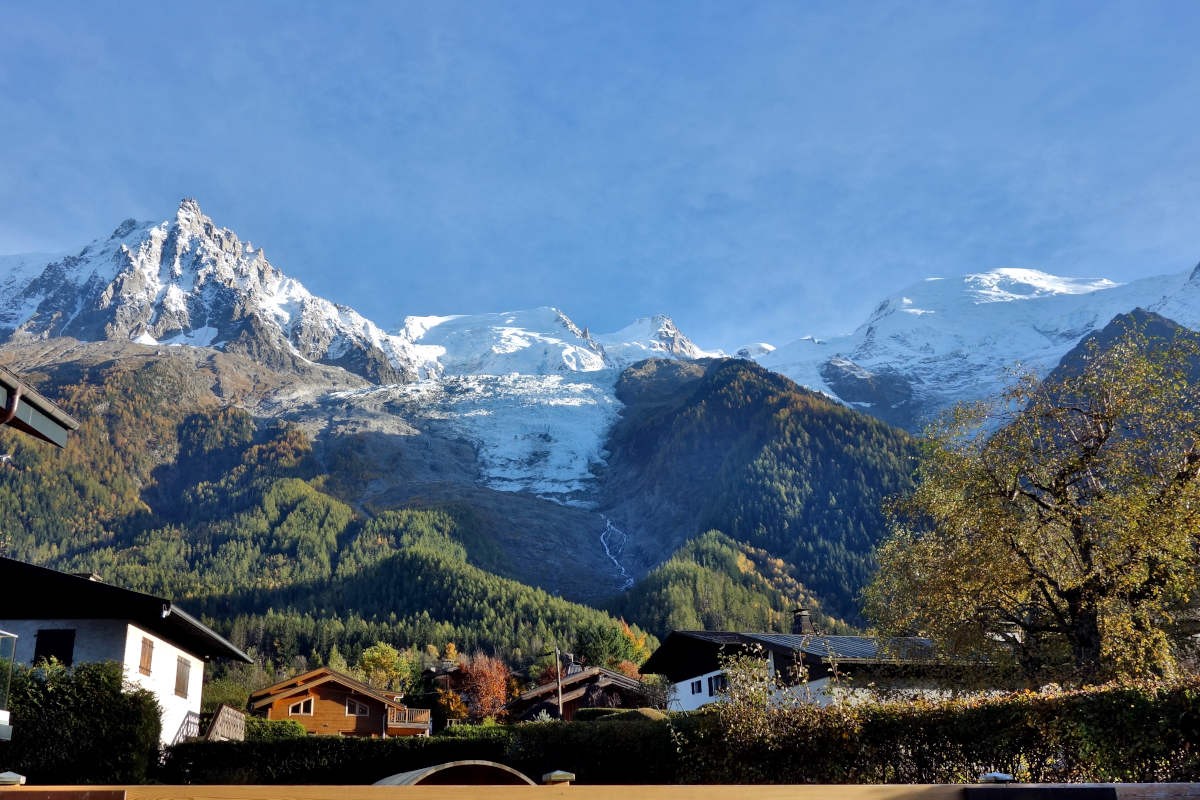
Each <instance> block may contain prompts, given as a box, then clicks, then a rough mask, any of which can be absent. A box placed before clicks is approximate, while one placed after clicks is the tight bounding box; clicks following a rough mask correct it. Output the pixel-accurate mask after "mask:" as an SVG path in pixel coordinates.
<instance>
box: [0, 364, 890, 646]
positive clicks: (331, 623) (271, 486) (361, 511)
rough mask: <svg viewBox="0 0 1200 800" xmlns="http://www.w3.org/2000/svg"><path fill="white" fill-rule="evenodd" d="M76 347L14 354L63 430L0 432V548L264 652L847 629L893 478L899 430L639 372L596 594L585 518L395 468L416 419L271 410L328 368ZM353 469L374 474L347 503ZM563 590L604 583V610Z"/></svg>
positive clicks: (766, 394) (738, 385) (686, 373)
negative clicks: (797, 613)
mask: <svg viewBox="0 0 1200 800" xmlns="http://www.w3.org/2000/svg"><path fill="white" fill-rule="evenodd" d="M97 348H99V349H97ZM105 348H108V349H105ZM83 350H84V351H86V352H87V353H89V354H90V355H89V356H88V357H86V358H85V357H76V358H73V359H59V360H52V361H49V362H46V363H44V364H42V363H39V365H38V366H37V368H35V369H29V368H26V369H24V370H23V372H24V374H25V375H26V377H27V378H29V379H30V380H31V381H33V382H35V383H37V384H38V385H40V387H41V388H42V389H44V390H45V391H47V392H48V393H49V394H50V395H51V396H52V397H54V398H56V400H57V401H58V402H60V403H61V404H62V405H63V406H64V407H65V408H66V409H67V410H68V411H69V412H70V413H71V414H73V415H74V416H76V417H77V418H78V419H79V420H80V422H81V423H82V424H81V427H80V429H79V430H78V431H77V432H75V433H74V434H73V435H72V438H71V440H70V443H69V446H68V447H67V448H66V449H65V450H62V451H58V450H55V449H53V448H49V447H45V446H42V445H40V444H39V443H36V442H32V441H30V440H27V439H25V438H23V437H20V436H16V435H13V434H11V433H9V432H7V431H5V430H0V453H7V454H8V456H9V458H8V459H5V460H3V461H0V537H2V539H0V540H2V542H3V547H4V549H5V551H6V554H7V555H10V556H12V557H15V558H20V559H24V560H28V561H32V562H35V563H39V564H44V565H48V566H52V567H56V568H59V569H64V570H69V571H78V572H95V573H98V574H99V575H101V576H102V577H103V578H104V579H105V580H107V581H110V582H112V583H115V584H118V585H122V586H127V587H129V588H133V589H138V590H142V591H147V592H153V593H158V594H162V595H165V596H169V597H171V598H173V599H176V600H178V601H180V602H182V603H183V604H184V605H185V607H186V608H188V609H190V610H192V611H194V612H198V613H200V614H202V615H204V616H205V617H206V618H207V619H208V620H210V621H211V622H212V624H213V625H214V626H215V627H216V628H217V629H218V630H220V631H222V632H223V633H225V634H227V635H228V636H230V638H231V639H232V640H233V641H234V642H235V643H236V644H238V645H239V646H242V647H246V648H248V649H250V650H252V651H253V652H255V653H256V654H258V655H259V656H260V657H262V658H263V659H269V660H270V661H272V662H273V663H274V664H276V665H293V664H306V663H311V662H312V661H314V660H317V661H324V660H325V659H327V658H329V657H330V655H331V653H333V652H334V650H335V649H336V651H337V653H338V654H339V655H340V656H341V657H345V658H349V659H351V660H353V659H354V658H355V657H356V656H357V654H358V653H359V652H361V651H362V649H363V648H365V647H367V646H369V645H371V644H373V643H375V642H376V641H387V642H391V643H393V644H395V645H398V646H404V647H408V646H416V647H418V648H426V647H427V646H430V645H432V646H433V647H435V648H438V649H441V648H443V647H444V646H445V645H446V644H448V643H450V642H453V643H455V644H456V645H457V647H458V649H459V650H460V651H469V650H473V649H475V648H482V649H484V650H487V651H490V652H494V653H498V654H501V655H503V656H504V657H506V658H508V659H509V660H511V661H512V662H514V663H515V664H521V663H527V662H529V661H531V660H533V659H534V658H536V657H538V656H540V655H541V654H542V653H543V652H544V651H545V650H546V649H547V648H548V647H550V646H552V645H553V644H558V645H560V646H561V647H563V648H564V649H574V651H575V652H577V653H579V654H581V655H583V656H585V657H586V658H588V659H589V660H590V661H591V662H592V663H599V662H616V661H620V660H626V659H629V660H636V659H637V657H638V656H639V653H640V650H639V648H640V645H639V641H640V640H642V636H641V632H640V631H639V630H638V628H637V627H635V628H633V629H630V628H628V627H626V626H624V625H623V624H622V622H621V617H622V616H623V617H624V619H626V620H628V621H629V622H630V623H632V624H634V625H635V626H640V627H641V628H643V629H646V630H652V631H654V632H655V633H656V634H659V635H661V634H664V633H666V632H667V631H669V630H670V629H671V628H676V627H682V628H723V627H724V628H730V627H732V628H759V629H779V628H786V626H787V624H788V620H789V619H790V612H791V610H792V609H793V608H795V607H796V606H797V605H804V606H806V607H808V608H810V609H812V610H813V611H814V613H815V615H816V617H817V619H818V621H819V622H820V623H821V624H823V625H824V627H826V628H827V629H831V630H841V629H843V628H844V627H845V623H843V622H841V621H840V620H850V621H854V619H855V615H856V613H857V600H856V597H855V593H856V591H857V587H858V586H859V585H860V584H861V582H862V581H863V580H864V578H865V576H866V574H867V571H868V570H869V569H870V548H871V547H872V546H873V544H874V542H875V537H876V536H877V535H878V533H879V531H881V530H882V521H881V519H880V512H879V503H880V502H881V501H882V499H883V498H884V497H885V496H886V495H888V494H890V493H892V492H894V491H899V490H900V489H902V488H904V487H905V486H906V485H907V484H906V481H907V473H906V468H907V463H908V459H909V457H910V455H911V453H912V445H911V443H910V441H909V439H908V438H907V436H906V435H905V434H903V433H899V432H897V431H895V430H893V429H890V428H887V427H886V426H884V425H882V424H880V423H878V422H875V421H873V420H871V419H869V418H867V417H864V416H862V415H859V414H857V413H856V412H853V411H851V410H849V409H846V408H843V407H840V406H836V405H834V404H832V403H830V402H828V401H827V400H825V399H824V398H821V397H820V396H817V395H814V394H812V393H809V392H806V391H803V390H801V389H798V388H797V387H796V386H795V385H794V384H792V383H791V382H790V381H787V380H786V379H784V378H780V377H779V376H777V375H773V374H771V373H768V372H766V371H765V370H763V369H761V368H759V367H757V366H755V365H754V364H752V363H749V362H745V361H734V360H725V361H710V362H667V361H649V362H644V363H642V364H640V365H637V366H636V367H635V368H632V369H630V370H628V371H627V372H626V373H625V374H624V376H623V377H622V378H621V382H620V387H619V390H620V391H621V393H622V400H623V401H624V402H625V403H626V408H625V412H624V413H623V415H622V418H621V420H620V422H619V423H618V424H617V426H616V427H615V429H614V430H613V431H612V433H611V436H610V439H609V442H608V449H609V452H610V453H611V457H610V460H609V465H608V467H607V468H606V469H605V470H604V473H603V475H602V476H601V480H600V481H599V488H598V495H597V496H598V502H599V503H600V505H601V508H600V511H601V512H607V511H609V510H612V511H613V512H614V513H615V512H623V513H624V514H626V515H627V516H630V515H631V514H632V513H633V512H637V511H639V510H640V512H641V514H640V516H639V517H638V518H637V519H636V520H634V521H635V523H636V524H634V525H629V526H628V528H627V530H629V531H630V532H631V535H630V537H629V543H628V547H627V548H626V549H625V550H624V551H620V550H618V551H617V552H616V555H617V557H618V558H619V559H620V560H622V562H623V563H625V564H627V565H629V566H630V567H631V568H632V569H634V570H635V571H634V573H633V576H634V577H635V578H636V579H637V582H636V583H635V585H634V587H633V588H632V589H631V590H629V591H627V592H623V593H614V590H613V589H610V588H608V587H610V586H614V585H615V584H614V583H604V582H601V583H599V584H597V583H596V581H597V577H596V576H597V575H599V576H600V578H601V579H602V581H607V580H611V579H610V578H608V577H607V575H605V574H602V573H599V572H598V571H597V569H596V566H595V560H596V559H597V558H600V559H601V560H605V561H607V559H606V558H605V551H604V550H602V549H601V542H600V541H598V534H599V533H600V532H601V531H603V525H602V524H601V525H597V524H596V522H597V521H598V520H599V521H601V522H602V521H603V519H604V517H603V516H601V514H600V513H599V512H597V511H595V510H592V511H589V510H586V509H585V508H580V507H571V506H563V505H559V504H555V503H553V502H551V501H549V500H545V499H542V498H538V497H536V496H534V495H530V494H525V495H520V494H512V493H501V492H495V491H491V490H487V489H486V488H484V487H481V486H479V485H478V484H476V483H472V482H469V481H470V477H471V476H470V475H469V474H467V475H466V477H463V474H464V473H463V472H462V468H461V464H456V465H455V470H457V472H455V471H453V470H447V471H445V472H444V473H442V475H443V476H446V478H447V479H445V480H442V481H440V482H434V481H432V480H430V478H429V475H431V474H436V473H437V467H438V465H437V464H436V463H430V464H429V465H428V467H427V468H425V470H424V471H421V470H416V469H413V465H414V464H415V463H416V462H415V460H414V459H415V458H417V457H418V456H414V455H413V454H414V453H417V454H419V453H420V452H421V450H420V449H419V447H415V446H412V445H409V444H406V443H407V442H409V440H414V439H416V438H418V437H425V439H426V440H430V441H436V440H434V439H433V437H434V436H435V434H434V433H429V432H426V431H417V430H410V431H408V432H404V433H402V434H393V435H391V438H390V439H387V438H385V436H384V435H383V434H379V435H377V436H376V437H375V439H374V440H371V446H369V447H367V446H360V443H362V442H364V441H365V440H364V439H363V437H362V436H358V435H350V436H341V438H337V437H336V436H334V435H333V434H331V433H329V431H330V430H331V429H335V428H336V429H337V430H342V428H338V427H337V426H332V425H326V426H325V427H321V425H320V424H317V423H321V420H320V419H319V418H318V419H317V420H316V422H315V423H314V417H319V415H320V414H327V415H330V417H331V418H332V416H334V415H337V414H342V415H345V418H347V419H350V420H351V421H353V420H354V419H355V417H354V416H353V415H354V414H356V413H358V411H357V410H356V409H355V408H354V407H349V406H347V407H343V406H341V405H338V404H337V403H334V404H330V405H315V406H312V407H311V408H313V409H316V411H310V412H309V416H307V417H300V416H296V415H293V416H292V417H291V418H290V420H289V418H288V417H287V415H283V414H279V413H271V409H272V408H273V406H272V403H277V402H278V401H277V398H279V397H281V396H294V395H296V394H298V393H301V392H303V391H310V392H311V391H312V389H311V387H313V386H315V387H318V391H319V387H321V386H325V385H328V381H329V380H330V376H333V378H334V379H336V378H337V376H336V375H335V374H334V373H332V372H330V373H329V374H328V375H326V374H321V375H318V376H316V377H315V378H313V377H312V376H307V377H306V376H303V375H301V376H300V377H297V375H296V374H294V373H287V374H283V373H274V372H271V371H270V370H269V368H264V367H262V366H261V365H258V366H255V365H254V364H253V362H250V361H248V360H245V359H242V360H237V359H239V358H240V357H234V356H229V355H227V354H221V355H219V356H214V355H212V353H211V351H206V350H202V349H198V348H170V349H166V350H157V351H156V350H153V349H150V348H137V347H132V348H126V349H119V348H118V349H112V346H110V345H103V346H101V345H94V346H86V345H85V346H83ZM222 359H224V361H221V360H222ZM230 359H233V360H230ZM218 362H219V363H218ZM314 369H316V368H314ZM320 369H328V368H320ZM297 381H299V382H298V383H297ZM305 381H308V382H307V383H305ZM289 382H291V383H289ZM337 402H338V403H340V402H341V401H337ZM247 408H249V409H253V411H254V413H253V414H252V413H251V412H250V411H248V410H246V409H247ZM376 413H383V414H387V413H389V412H386V411H384V412H376ZM387 419H396V420H398V421H397V422H396V423H395V424H396V425H397V426H399V427H402V426H403V425H404V423H403V420H402V419H401V418H399V417H387ZM347 425H348V426H349V423H347ZM349 429H351V430H353V426H349ZM392 440H394V441H396V442H399V443H401V444H405V446H408V447H410V449H409V450H406V451H403V459H397V457H396V453H397V452H398V451H397V450H395V449H394V448H392V447H390V445H389V446H382V445H381V443H385V444H386V443H387V442H390V441H392ZM457 446H458V447H459V448H460V450H461V447H462V446H461V445H457ZM460 450H454V449H453V448H450V447H447V446H434V447H428V448H427V449H426V452H427V454H428V455H427V458H428V459H434V460H436V458H438V456H439V454H444V453H452V454H453V457H454V458H456V459H459V460H461V453H460ZM397 465H399V471H397V470H398V466H397ZM408 475H412V476H413V477H412V478H407V477H405V476H408ZM454 476H458V477H457V478H456V480H457V481H458V482H455V480H450V479H449V478H450V477H454ZM406 481H407V488H406V485H405V482H406ZM368 483H380V484H381V485H384V486H387V487H390V488H389V489H388V490H387V491H383V492H376V493H374V494H372V495H370V500H369V501H364V499H363V497H364V495H363V491H362V489H363V487H364V486H365V485H367V484H368ZM614 497H620V498H621V501H622V502H621V503H614V502H609V501H608V500H606V498H609V499H611V498H614ZM518 501H520V502H518ZM606 503H607V506H608V507H607V508H605V504H606ZM706 531H712V532H710V533H705V532H706ZM718 531H719V532H718ZM608 563H609V564H610V566H611V565H612V564H613V562H608ZM574 564H578V565H579V569H578V571H577V573H572V571H571V570H572V566H573V565H574ZM589 582H590V583H589ZM560 586H561V587H571V590H572V593H568V592H566V591H562V590H560V589H557V588H555V587H560ZM538 587H542V588H538ZM560 591H561V592H562V594H565V595H566V596H567V597H568V598H570V597H573V598H575V599H576V600H580V599H583V598H586V597H589V596H590V597H608V598H610V599H609V602H607V603H605V604H604V605H605V607H606V608H607V609H608V610H609V612H611V614H612V615H610V613H607V612H605V611H601V610H597V608H595V607H589V606H588V605H585V604H582V603H580V602H569V601H568V599H564V597H563V596H561V595H560ZM585 592H590V595H588V594H585ZM614 595H615V596H614Z"/></svg>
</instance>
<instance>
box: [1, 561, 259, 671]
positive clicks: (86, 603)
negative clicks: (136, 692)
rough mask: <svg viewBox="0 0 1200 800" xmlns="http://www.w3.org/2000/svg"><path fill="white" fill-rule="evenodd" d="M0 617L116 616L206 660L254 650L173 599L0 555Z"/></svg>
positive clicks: (241, 657) (238, 658) (233, 658)
mask: <svg viewBox="0 0 1200 800" xmlns="http://www.w3.org/2000/svg"><path fill="white" fill-rule="evenodd" d="M0 587H4V594H3V596H2V597H0V619H11V620H19V619H118V620H126V621H128V622H132V623H134V624H135V625H137V626H138V627H141V628H144V629H145V630H147V631H149V632H150V633H153V634H155V635H157V636H161V637H162V638H163V639H165V640H167V641H169V642H172V643H173V644H175V645H177V646H178V647H180V648H182V649H183V650H186V651H188V652H189V653H192V654H193V655H195V656H198V657H200V658H203V659H205V660H208V659H211V658H224V659H229V660H231V661H243V662H245V663H247V664H248V663H250V662H251V658H250V656H248V655H246V654H245V653H243V652H242V651H241V650H239V649H238V648H236V647H234V646H233V644H232V643H230V642H229V641H228V640H227V639H225V638H224V637H223V636H221V635H220V634H218V633H217V632H216V631H214V630H213V629H212V628H209V627H208V626H207V625H205V624H204V623H202V622H201V621H200V620H198V619H196V618H195V617H193V616H192V615H191V614H189V613H187V612H186V611H184V610H183V609H182V608H180V607H179V606H177V605H174V604H173V603H172V602H171V601H170V600H167V599H165V598H162V597H155V596H154V595H150V594H143V593H142V592H135V591H133V590H131V589H123V588H121V587H120V586H113V585H112V584H108V583H104V582H103V581H98V580H93V579H90V578H84V577H80V576H78V575H69V574H67V573H65V572H59V571H57V570H53V569H47V568H46V567H39V566H37V565H35V564H27V563H25V562H24V561H17V560H15V559H12V558H4V557H2V556H0Z"/></svg>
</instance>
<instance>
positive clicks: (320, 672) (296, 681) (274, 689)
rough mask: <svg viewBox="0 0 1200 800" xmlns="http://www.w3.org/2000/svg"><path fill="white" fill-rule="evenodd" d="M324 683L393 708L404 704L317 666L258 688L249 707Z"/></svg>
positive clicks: (259, 705)
mask: <svg viewBox="0 0 1200 800" xmlns="http://www.w3.org/2000/svg"><path fill="white" fill-rule="evenodd" d="M326 683H336V684H338V685H340V686H344V687H346V688H347V689H349V690H350V691H352V692H355V693H356V694H361V695H364V696H366V697H370V698H372V699H374V700H378V701H379V702H380V703H383V704H384V705H386V706H392V707H393V708H404V707H405V705H404V704H403V703H401V702H400V701H399V700H396V699H394V698H393V697H392V696H391V695H389V694H385V693H383V692H381V691H380V690H379V689H376V688H374V687H373V686H370V685H368V684H365V683H363V682H362V681H360V680H357V679H356V678H351V677H350V676H349V675H346V674H345V673H342V672H336V671H334V670H332V669H329V668H328V667H317V668H316V669H313V670H309V671H308V672H305V673H302V674H300V675H293V676H292V677H290V678H285V679H284V680H282V681H279V682H278V683H273V684H271V685H270V686H267V687H265V688H262V689H259V690H258V691H256V692H253V693H251V695H250V698H249V704H250V708H252V709H258V708H263V707H265V706H269V705H271V704H272V703H274V702H275V701H276V700H279V699H280V698H283V697H290V696H292V695H296V694H300V693H302V692H308V691H309V690H311V689H313V688H314V687H317V686H321V685H323V684H326Z"/></svg>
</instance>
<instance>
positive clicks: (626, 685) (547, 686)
mask: <svg viewBox="0 0 1200 800" xmlns="http://www.w3.org/2000/svg"><path fill="white" fill-rule="evenodd" d="M590 683H595V684H597V685H599V686H618V687H620V688H622V689H626V690H628V691H631V692H640V693H642V694H645V693H646V687H645V686H643V685H642V682H641V681H638V680H635V679H633V678H630V677H629V676H628V675H625V674H622V673H620V672H614V671H613V670H611V669H605V668H604V667H587V668H585V669H583V670H580V671H579V672H576V673H573V674H571V675H564V676H563V678H562V688H563V699H564V700H565V699H566V696H567V694H568V693H569V692H571V691H574V690H575V689H577V688H578V690H579V691H580V692H581V693H582V692H583V691H584V690H585V689H586V684H590ZM581 684H584V685H581ZM557 695H558V681H557V680H552V681H547V682H546V683H543V684H541V685H539V686H535V687H533V688H532V689H530V690H528V691H526V692H524V693H522V694H521V696H520V697H518V698H516V699H515V700H513V701H512V702H513V704H515V703H525V702H528V701H530V700H536V699H537V698H539V697H549V696H557Z"/></svg>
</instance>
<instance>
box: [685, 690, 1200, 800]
mask: <svg viewBox="0 0 1200 800" xmlns="http://www.w3.org/2000/svg"><path fill="white" fill-rule="evenodd" d="M675 728H676V732H677V734H676V735H677V740H678V741H679V744H680V753H681V763H680V778H681V780H683V781H685V782H700V783H863V784H873V783H969V782H973V781H975V780H977V779H978V777H979V776H980V775H981V774H983V773H987V772H992V771H1000V772H1007V773H1009V774H1012V775H1014V776H1016V777H1017V778H1018V779H1019V780H1024V781H1031V782H1100V783H1109V782H1150V783H1153V782H1190V781H1195V780H1197V779H1198V778H1200V750H1198V749H1197V748H1198V747H1200V681H1196V680H1191V681H1188V682H1185V683H1177V684H1172V685H1164V684H1139V685H1127V686H1119V687H1111V686H1110V687H1100V688H1092V689H1086V690H1079V691H1073V692H1062V693H1054V694H1037V693H1032V692H1026V693H1017V694H1009V695H1003V696H998V697H973V698H966V699H959V700H948V701H941V702H931V701H909V702H894V703H872V704H863V705H858V706H850V705H841V706H831V707H829V708H824V709H819V708H815V707H811V706H797V707H794V708H789V709H783V710H776V711H772V712H769V713H761V712H760V711H757V710H752V709H736V708H732V707H725V708H721V709H716V710H714V711H712V712H710V713H707V714H702V715H695V716H693V717H691V718H689V719H688V720H687V721H686V723H685V722H684V721H681V720H677V721H676V723H675Z"/></svg>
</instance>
